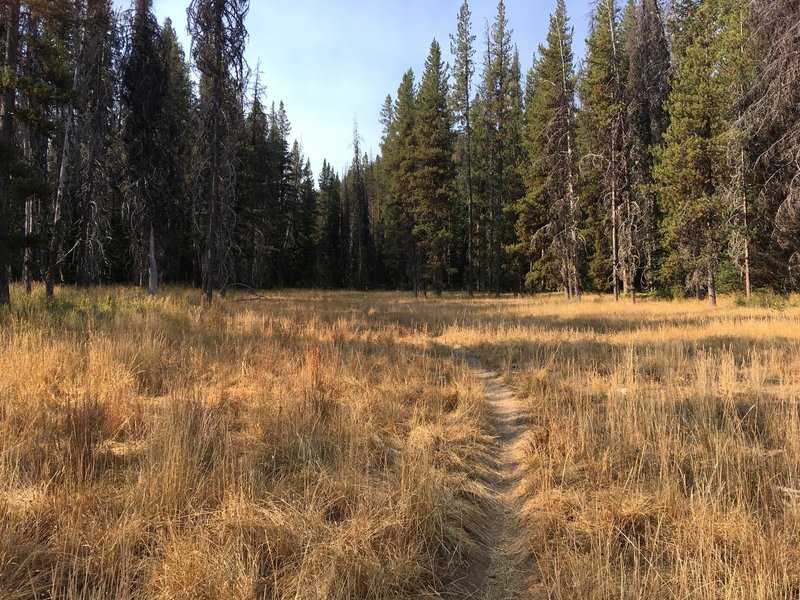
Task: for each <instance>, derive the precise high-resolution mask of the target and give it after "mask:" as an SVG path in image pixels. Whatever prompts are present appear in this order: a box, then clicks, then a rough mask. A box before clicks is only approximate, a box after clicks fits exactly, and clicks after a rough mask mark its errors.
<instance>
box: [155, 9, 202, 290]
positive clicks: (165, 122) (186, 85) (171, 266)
mask: <svg viewBox="0 0 800 600" xmlns="http://www.w3.org/2000/svg"><path fill="white" fill-rule="evenodd" d="M160 48H161V51H162V53H163V55H162V62H163V66H164V74H165V76H166V95H165V97H164V103H163V106H164V109H163V111H162V113H161V115H160V120H161V135H162V139H161V143H160V145H161V148H162V152H161V160H162V162H161V165H160V172H161V187H162V190H163V197H162V199H161V203H160V207H161V209H162V211H163V212H162V213H161V216H160V219H159V221H160V224H161V228H160V231H159V234H160V235H159V238H160V239H159V245H160V247H161V250H162V256H160V258H159V264H160V265H163V271H164V275H165V277H167V278H168V279H170V280H172V281H193V279H194V269H193V264H194V261H195V259H196V256H195V253H194V252H193V249H194V248H195V247H197V246H198V244H199V241H198V240H197V239H196V234H195V232H194V231H193V230H192V214H191V179H192V174H193V168H192V156H191V150H192V144H193V142H194V140H195V123H194V111H195V104H196V99H195V97H194V88H193V85H192V80H191V75H190V67H189V65H188V64H187V62H186V56H185V54H184V51H183V48H182V47H181V44H180V42H179V41H178V36H177V33H176V32H175V29H174V27H173V26H172V21H170V20H169V19H167V20H166V21H165V23H164V26H163V27H162V28H161V43H160Z"/></svg>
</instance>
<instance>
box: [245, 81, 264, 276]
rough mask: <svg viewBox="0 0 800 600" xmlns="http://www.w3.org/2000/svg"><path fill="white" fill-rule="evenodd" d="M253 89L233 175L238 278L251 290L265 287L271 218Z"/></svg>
mask: <svg viewBox="0 0 800 600" xmlns="http://www.w3.org/2000/svg"><path fill="white" fill-rule="evenodd" d="M260 95H261V94H260V90H259V87H258V85H256V91H255V98H254V99H253V105H252V107H251V109H250V114H249V115H248V116H247V119H246V121H245V125H244V132H243V133H244V135H243V139H242V141H241V145H240V150H239V164H240V165H241V167H242V168H241V171H240V172H239V173H238V174H237V176H238V185H237V195H238V200H239V217H240V220H241V224H240V226H239V228H238V236H237V237H238V242H237V245H238V248H239V251H240V252H241V256H242V260H241V263H242V265H241V266H242V270H241V271H240V273H239V278H240V279H241V280H242V281H244V282H246V283H247V284H248V285H250V286H252V287H261V286H264V285H266V283H267V277H266V273H267V264H266V262H267V257H268V252H267V239H268V231H269V222H270V217H271V215H270V214H269V210H268V207H269V205H268V198H267V193H268V184H269V167H268V157H269V141H268V128H269V124H268V121H267V114H266V113H265V112H264V109H263V107H262V105H261V99H260V97H259V96H260Z"/></svg>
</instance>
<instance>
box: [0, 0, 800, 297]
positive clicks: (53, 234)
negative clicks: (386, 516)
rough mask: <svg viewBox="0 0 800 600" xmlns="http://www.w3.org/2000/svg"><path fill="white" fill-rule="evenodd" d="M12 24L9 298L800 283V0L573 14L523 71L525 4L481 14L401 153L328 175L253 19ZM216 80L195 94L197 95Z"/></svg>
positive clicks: (5, 102)
mask: <svg viewBox="0 0 800 600" xmlns="http://www.w3.org/2000/svg"><path fill="white" fill-rule="evenodd" d="M151 3H152V0H135V3H134V6H133V7H132V8H131V10H129V11H126V12H124V13H122V14H116V13H115V12H114V11H113V10H112V7H111V3H110V0H30V1H26V2H22V1H21V0H7V1H5V2H3V3H2V4H1V5H0V61H1V64H0V67H1V69H0V304H6V303H8V302H9V301H10V298H9V282H10V281H11V280H14V279H18V280H21V281H22V282H23V283H24V285H25V289H27V290H28V291H30V290H31V288H32V285H33V283H34V282H36V281H40V282H44V284H45V289H46V292H47V295H48V296H51V295H52V294H53V289H54V286H55V284H56V283H58V282H66V283H71V284H75V285H78V286H90V285H94V284H98V283H102V282H131V283H134V284H136V285H141V286H144V287H147V288H148V289H149V290H150V291H151V292H152V293H156V292H157V290H158V286H159V284H160V283H161V282H185V283H191V284H194V285H197V286H200V287H202V290H203V295H204V297H205V298H206V300H208V301H210V300H211V298H212V294H213V292H214V291H224V290H225V289H227V288H229V287H231V286H249V287H253V288H265V287H279V286H320V287H351V288H356V289H374V288H392V289H407V290H414V291H415V292H417V293H425V292H427V291H430V292H433V293H436V294H439V293H441V292H442V291H443V290H448V289H449V290H465V291H467V292H469V293H473V292H474V291H479V292H489V293H496V294H499V293H501V292H503V291H514V292H536V291H553V290H561V291H562V292H563V293H564V294H565V295H566V296H568V297H573V298H580V296H581V294H582V293H583V292H585V291H602V292H610V293H614V294H615V296H616V297H617V298H619V297H622V296H628V297H630V298H632V299H635V297H636V294H637V293H659V294H669V295H676V294H677V295H683V294H694V295H697V296H698V297H701V296H706V297H707V298H708V299H709V301H710V302H711V303H712V304H713V303H714V302H715V299H716V295H717V293H718V292H719V291H732V290H741V291H742V292H744V293H746V294H747V295H750V293H751V292H752V290H753V289H756V288H764V287H770V288H773V289H777V290H779V291H789V290H793V289H796V288H797V286H798V280H797V277H796V272H797V268H798V265H799V264H800V261H798V257H800V235H798V234H800V0H672V1H671V2H668V3H667V4H664V3H662V0H629V1H628V2H627V4H625V5H624V6H622V5H620V4H618V2H617V0H598V2H596V3H595V4H594V5H593V8H592V14H591V17H590V18H591V24H590V30H589V35H588V38H587V40H586V55H585V56H584V57H583V59H582V60H580V61H579V63H578V67H577V70H576V64H575V63H576V61H575V59H574V56H573V52H572V41H573V40H572V36H573V34H572V29H571V27H570V25H569V21H568V17H567V15H566V9H565V5H564V2H563V0H557V4H556V7H555V11H554V13H553V14H552V15H551V17H550V27H549V32H548V36H547V39H546V41H545V42H544V43H543V44H542V45H541V46H540V47H539V49H538V51H537V52H536V54H535V56H534V57H533V62H532V64H531V66H530V67H529V69H528V70H527V74H526V76H525V77H524V80H523V76H522V66H521V62H520V57H519V53H518V52H517V49H516V47H515V46H514V44H513V40H512V30H511V28H510V24H509V23H508V21H507V19H506V15H505V6H504V3H503V1H502V0H500V2H499V3H498V7H497V15H496V18H495V19H494V22H493V23H492V24H491V26H487V28H486V32H485V35H484V36H483V37H482V39H481V40H480V41H479V42H478V41H477V39H478V38H477V36H475V35H474V34H473V33H472V23H471V14H470V10H469V5H468V2H467V0H464V2H463V4H462V6H461V9H460V10H459V13H458V15H457V21H456V27H455V32H454V34H453V35H452V36H451V39H450V50H451V54H452V57H453V64H452V65H448V64H446V63H445V61H444V58H443V56H442V48H441V47H440V45H439V44H438V42H436V41H433V43H432V44H431V46H430V50H429V54H428V59H427V61H426V63H425V70H424V72H423V73H422V77H421V79H420V81H419V82H417V81H416V80H415V75H414V73H413V71H411V70H409V71H407V72H406V73H405V74H404V75H403V77H402V79H401V82H400V85H399V87H398V89H397V92H396V94H395V96H394V97H392V96H387V98H386V101H385V103H384V105H383V107H382V109H381V123H382V125H383V138H382V141H381V146H380V154H379V156H376V157H370V156H368V155H367V154H365V153H363V152H362V150H361V144H360V138H359V136H358V132H357V130H356V131H354V136H353V150H354V152H353V160H352V163H351V165H350V166H349V167H348V168H347V169H346V170H345V172H344V173H343V174H341V176H340V175H339V174H337V173H336V172H335V171H334V169H333V168H332V167H331V166H330V165H329V164H328V163H327V162H325V163H324V164H323V167H322V171H321V173H320V174H319V177H318V178H316V179H315V177H314V175H313V174H312V172H311V168H310V163H309V161H308V159H307V158H306V157H305V156H304V154H303V151H302V148H301V147H300V145H299V144H298V143H297V142H296V141H294V142H293V141H291V125H290V122H289V119H288V117H287V113H286V110H285V108H284V106H283V104H282V103H278V104H277V105H276V104H275V103H269V104H267V103H266V102H265V99H264V94H263V88H262V86H261V82H260V79H259V76H258V73H256V74H255V75H253V74H251V73H249V72H248V70H247V66H246V64H245V62H244V58H243V55H244V48H245V44H246V40H247V32H246V30H245V27H244V19H245V16H246V14H247V10H248V2H247V0H192V2H191V4H190V6H189V10H188V16H189V33H190V35H191V37H192V47H191V51H190V53H189V57H188V59H187V56H186V55H185V54H184V50H183V49H182V48H181V45H180V43H179V41H178V38H177V35H176V32H175V30H174V29H173V27H172V24H171V23H170V21H166V22H165V23H164V24H163V26H162V25H159V24H158V23H157V21H156V20H155V18H154V16H153V11H152V6H151ZM192 69H194V73H195V76H194V77H193V76H192Z"/></svg>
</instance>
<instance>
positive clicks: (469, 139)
mask: <svg viewBox="0 0 800 600" xmlns="http://www.w3.org/2000/svg"><path fill="white" fill-rule="evenodd" d="M466 114H467V119H466V122H467V293H468V294H469V296H470V297H472V296H473V295H474V293H475V288H474V285H473V274H472V233H473V232H472V132H471V130H470V123H469V92H467V113H466Z"/></svg>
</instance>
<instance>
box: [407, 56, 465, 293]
mask: <svg viewBox="0 0 800 600" xmlns="http://www.w3.org/2000/svg"><path fill="white" fill-rule="evenodd" d="M447 79H448V76H447V73H446V70H445V66H444V63H443V62H442V57H441V48H440V47H439V44H438V42H436V40H434V41H433V43H432V44H431V48H430V52H429V54H428V59H427V61H426V62H425V72H424V73H423V75H422V82H421V84H420V88H419V93H418V94H417V102H416V119H415V123H414V130H413V136H414V158H413V160H414V175H413V178H412V179H411V184H412V187H411V197H412V200H411V202H412V206H413V209H412V215H413V220H414V237H415V238H416V240H417V245H418V247H419V249H420V253H421V267H422V280H423V283H424V284H425V285H428V284H430V285H431V286H432V287H433V290H434V292H435V293H436V295H437V296H441V294H442V290H443V288H444V285H445V282H446V280H447V270H448V266H449V265H448V257H447V254H448V249H449V246H450V241H451V238H452V231H451V230H450V223H449V218H450V216H451V210H452V200H453V191H454V189H453V188H454V183H455V165H454V163H453V147H454V139H453V133H452V116H451V114H450V110H449V107H448V105H447V99H448V83H447Z"/></svg>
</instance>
